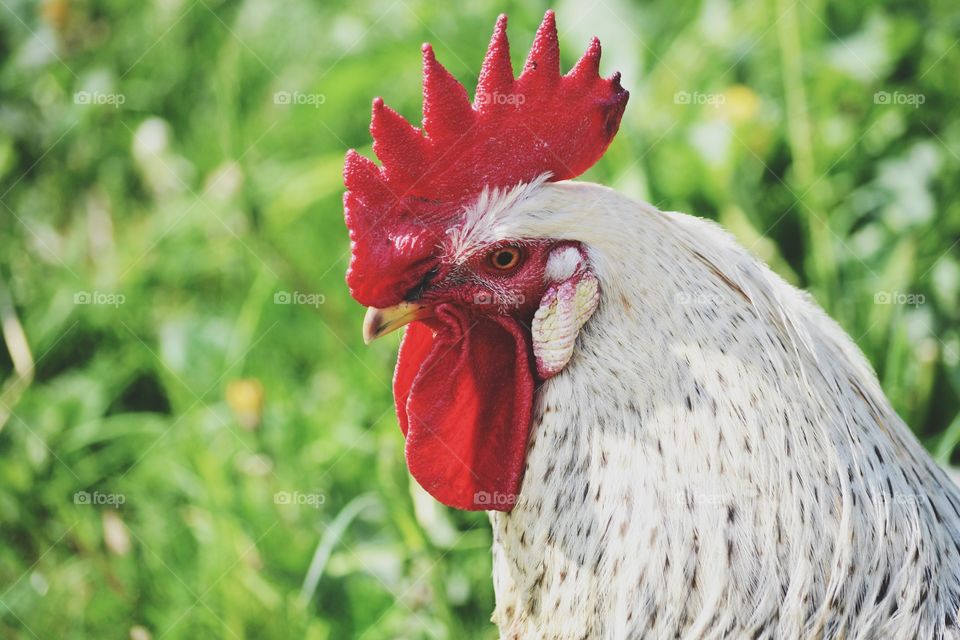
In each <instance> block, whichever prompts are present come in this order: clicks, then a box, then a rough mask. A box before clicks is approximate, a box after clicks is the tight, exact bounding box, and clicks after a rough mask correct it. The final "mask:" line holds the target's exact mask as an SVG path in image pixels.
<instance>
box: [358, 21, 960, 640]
mask: <svg viewBox="0 0 960 640" xmlns="http://www.w3.org/2000/svg"><path fill="white" fill-rule="evenodd" d="M599 60H600V44H599V42H598V41H597V40H596V39H594V40H593V41H592V42H591V43H590V45H589V48H588V49H587V51H586V53H585V54H584V56H583V57H582V58H581V59H580V61H579V62H578V63H577V64H576V66H575V67H574V68H573V69H572V70H571V71H570V72H569V73H567V74H565V75H561V74H560V68H559V50H558V44H557V33H556V26H555V19H554V14H553V13H552V12H548V13H547V14H546V16H545V18H544V20H543V22H542V24H541V25H540V28H539V30H538V31H537V34H536V37H535V40H534V43H533V46H532V49H531V51H530V54H529V56H528V58H527V60H526V63H525V65H524V68H523V72H522V73H521V75H520V76H519V77H517V78H514V75H513V70H512V68H511V65H510V57H509V51H508V42H507V36H506V17H504V16H501V17H500V18H499V20H498V21H497V24H496V28H495V30H494V33H493V37H492V40H491V43H490V46H489V49H488V51H487V54H486V58H485V60H484V63H483V67H482V71H481V73H480V76H479V79H478V87H477V91H476V95H475V97H474V100H473V103H472V104H471V103H470V100H469V98H468V96H467V93H466V90H465V89H464V87H463V86H462V85H461V84H460V83H459V82H458V81H457V80H456V79H454V77H453V76H452V75H451V74H450V73H448V72H447V71H446V70H445V69H444V68H443V67H442V66H441V65H440V64H439V63H438V62H437V60H436V58H435V56H434V53H433V50H432V49H431V48H430V46H429V45H424V47H423V73H424V106H423V125H422V128H415V127H413V126H412V125H411V124H410V123H409V122H407V121H406V120H405V119H404V118H403V117H402V116H400V115H399V114H397V113H396V112H395V111H393V110H391V109H390V108H388V107H387V106H385V105H384V103H383V101H382V100H381V99H379V98H377V99H376V100H374V102H373V115H372V123H371V126H370V130H371V133H372V136H373V150H374V153H375V154H376V156H377V157H378V158H379V160H380V161H381V163H382V164H381V165H379V166H378V165H377V164H375V163H374V162H372V161H371V160H369V159H367V158H365V157H363V156H361V155H359V154H357V153H356V152H355V151H352V150H351V151H349V152H348V153H347V157H346V162H345V168H344V178H345V184H346V188H347V191H346V193H345V196H344V204H345V218H346V223H347V227H348V229H349V233H350V239H351V252H352V255H351V262H350V266H349V269H348V272H347V284H348V286H349V288H350V292H351V295H352V296H353V297H354V298H355V299H356V300H357V301H359V302H360V303H362V304H364V305H366V306H368V307H369V310H368V313H367V316H366V318H365V320H364V327H363V332H364V338H365V340H366V341H368V342H369V341H370V340H373V339H374V338H377V337H379V336H381V335H384V334H386V333H388V332H390V331H393V330H395V329H397V328H399V327H402V326H405V325H406V330H405V334H404V336H403V340H402V342H401V346H400V352H399V356H398V359H397V366H396V372H395V376H394V380H393V391H394V397H395V401H396V411H397V417H398V420H399V424H400V428H401V430H402V432H403V435H404V437H405V441H406V448H405V456H406V461H407V466H408V468H409V471H410V473H411V474H412V475H413V477H414V478H415V479H416V480H417V482H419V484H420V485H421V486H423V488H424V489H425V490H426V491H427V492H429V493H430V494H431V495H432V496H434V497H435V498H436V499H437V500H439V501H440V502H442V503H443V504H446V505H449V506H451V507H455V508H459V509H471V510H487V511H489V512H490V520H491V523H492V528H493V579H494V584H495V592H496V609H495V612H494V614H493V620H494V622H495V623H496V624H497V625H498V627H499V629H500V633H501V637H504V638H558V639H560V638H563V639H566V638H570V639H593V638H611V639H624V638H798V639H807V638H831V639H833V638H836V639H840V638H843V639H854V638H857V639H867V638H878V639H888V638H892V639H912V638H922V639H928V638H937V639H942V638H957V637H960V627H958V608H960V491H958V488H957V487H956V486H955V485H954V484H953V483H952V482H951V480H950V479H949V478H948V477H947V475H946V474H945V473H944V471H943V470H941V469H940V468H938V467H937V466H936V465H935V464H934V462H933V460H932V459H931V458H930V457H929V456H928V455H927V453H926V452H925V451H924V449H923V448H922V447H921V445H920V444H919V442H918V441H917V440H916V438H915V437H914V436H913V435H912V434H911V432H910V430H909V429H908V428H907V426H906V425H905V424H904V423H903V421H902V420H901V419H900V418H899V417H898V416H897V415H896V413H895V412H894V411H893V409H892V408H891V406H890V403H889V402H888V401H887V399H886V398H885V397H884V394H883V392H882V390H881V389H880V386H879V384H878V382H877V379H876V377H875V375H874V373H873V371H872V370H871V368H870V365H869V364H868V363H867V361H866V359H865V358H864V356H863V355H862V354H861V353H860V351H859V350H858V349H857V347H856V346H855V345H854V343H853V341H851V340H850V338H849V337H848V336H847V335H846V334H845V333H844V332H843V330H842V329H840V327H839V326H838V325H837V324H836V323H834V322H833V321H832V320H831V319H830V318H828V317H827V316H826V315H825V314H824V312H823V311H822V310H821V309H820V308H819V307H818V306H817V305H816V304H815V303H814V302H813V300H812V299H811V298H810V297H809V296H807V295H805V294H804V293H802V292H800V291H798V290H797V289H794V288H793V287H791V286H790V285H788V284H787V283H786V282H784V281H783V280H782V279H781V278H779V277H778V276H777V275H775V274H774V273H773V272H772V271H770V270H769V269H768V268H767V267H766V266H764V265H763V264H762V263H760V262H759V261H758V260H757V259H756V258H754V257H753V256H751V255H750V254H749V253H748V252H747V251H746V250H745V249H743V248H742V247H740V246H739V245H738V244H737V243H736V242H735V241H734V240H733V238H731V237H730V236H729V235H728V234H726V233H725V232H724V231H722V230H721V229H720V228H719V227H718V226H717V225H715V224H714V223H712V222H709V221H706V220H702V219H699V218H694V217H690V216H687V215H683V214H679V213H671V212H664V211H659V210H657V209H656V208H655V207H653V206H652V205H650V204H646V203H643V202H636V201H634V200H631V199H629V198H626V197H624V196H622V195H619V194H618V193H616V192H614V191H612V190H610V189H608V188H606V187H603V186H600V185H597V184H590V183H585V182H571V181H570V179H572V178H575V177H576V176H578V175H579V174H581V173H582V172H584V171H586V170H587V169H588V168H589V167H590V166H591V165H592V164H594V163H595V162H596V161H597V160H598V159H599V158H600V156H601V155H602V154H603V153H604V151H605V150H606V148H607V146H608V145H609V144H610V141H611V140H612V138H613V136H614V134H615V133H616V131H617V129H618V126H619V123H620V119H621V116H622V114H623V112H624V108H625V106H626V102H627V98H628V93H627V92H626V91H625V90H624V89H623V88H622V87H621V85H620V78H619V74H617V75H614V76H613V77H611V78H608V79H605V78H602V77H601V76H600V75H599Z"/></svg>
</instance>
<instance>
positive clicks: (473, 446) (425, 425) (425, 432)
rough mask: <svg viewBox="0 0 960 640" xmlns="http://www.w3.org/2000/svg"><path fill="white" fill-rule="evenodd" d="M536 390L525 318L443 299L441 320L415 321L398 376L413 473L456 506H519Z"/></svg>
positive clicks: (438, 313) (406, 338)
mask: <svg viewBox="0 0 960 640" xmlns="http://www.w3.org/2000/svg"><path fill="white" fill-rule="evenodd" d="M533 390H534V378H533V367H532V363H531V357H530V347H529V345H528V339H527V337H526V335H525V334H524V331H523V330H522V327H521V326H520V324H519V323H518V322H517V321H516V320H513V319H512V318H509V317H502V316H493V317H491V316H481V317H472V316H470V315H468V314H466V313H464V312H463V311H462V310H460V309H457V308H456V307H453V306H450V305H441V306H440V307H438V308H437V310H436V317H434V318H430V319H428V320H426V321H422V322H414V323H412V324H411V325H410V326H409V327H407V330H406V333H405V335H404V337H403V342H402V344H401V346H400V355H399V356H398V358H397V368H396V371H395V373H394V379H393V395H394V399H395V401H396V408H397V418H398V419H399V421H400V428H401V429H402V430H403V433H404V435H405V436H406V439H407V444H406V458H407V467H408V468H409V469H410V473H411V474H412V475H413V477H414V478H416V479H417V482H419V483H420V485H421V486H422V487H423V488H424V489H426V491H427V492H428V493H429V494H430V495H432V496H433V497H434V498H436V499H437V500H439V501H440V502H442V503H443V504H445V505H448V506H450V507H455V508H457V509H469V510H497V511H510V510H511V509H512V508H513V506H514V504H515V503H516V498H517V495H518V494H519V492H520V482H521V480H522V479H523V468H524V461H525V459H526V452H527V437H528V435H529V431H530V414H531V410H532V407H533Z"/></svg>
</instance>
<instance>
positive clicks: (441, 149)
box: [343, 11, 629, 307]
mask: <svg viewBox="0 0 960 640" xmlns="http://www.w3.org/2000/svg"><path fill="white" fill-rule="evenodd" d="M509 46H510V45H509V43H508V42H507V17H506V16H505V15H501V16H500V17H499V19H498V20H497V26H496V28H495V29H494V32H493V37H492V38H491V40H490V47H489V48H488V50H487V55H486V57H485V58H484V61H483V67H482V69H481V70H480V78H479V81H478V83H477V92H476V96H475V97H474V101H473V105H471V104H470V100H469V97H468V96H467V91H466V89H464V87H463V85H461V84H460V83H459V82H458V81H457V80H456V78H454V77H453V76H452V75H450V72H448V71H447V70H446V69H444V68H443V66H441V64H440V63H439V62H437V60H436V58H435V57H434V54H433V49H432V48H431V47H430V45H424V46H423V126H422V128H420V129H418V128H416V127H414V126H412V125H411V124H410V123H409V122H407V121H406V120H405V119H404V118H403V116H401V115H400V114H398V113H397V112H395V111H393V110H392V109H390V108H389V107H387V106H386V105H384V103H383V100H381V99H380V98H377V99H375V100H374V101H373V117H372V121H371V123H370V133H371V134H372V136H373V151H374V153H376V155H377V158H379V159H380V161H381V162H382V163H383V166H382V167H377V166H376V165H375V164H374V163H373V162H372V161H371V160H369V159H367V158H365V157H363V156H361V155H359V154H358V153H357V152H356V151H353V150H350V151H349V152H348V153H347V157H346V162H345V163H344V170H343V175H344V183H345V185H346V187H347V192H346V193H345V194H344V210H345V217H346V222H347V227H348V228H349V230H350V239H351V241H352V258H351V261H350V268H349V270H348V271H347V284H348V285H349V286H350V291H351V294H352V295H353V297H354V298H356V299H357V300H358V301H359V302H361V303H363V304H366V305H368V306H376V307H384V306H389V305H391V304H396V303H397V302H399V301H400V300H401V299H402V297H403V294H404V293H405V292H406V291H408V290H409V289H410V288H412V287H413V286H415V285H416V284H417V283H418V282H419V281H420V279H421V278H422V277H423V275H424V272H425V271H427V270H429V269H430V268H431V265H430V264H429V263H430V262H431V260H430V258H431V255H432V254H433V252H434V251H435V249H436V246H437V244H438V241H439V240H440V239H441V238H442V237H443V234H444V233H445V231H446V228H447V227H448V225H449V224H450V222H451V221H455V219H456V217H457V215H458V214H459V212H460V210H461V208H462V206H463V204H464V203H465V202H466V201H468V200H469V199H471V198H472V197H475V196H476V195H477V194H479V193H480V192H481V191H483V189H484V187H512V186H515V185H517V184H519V183H521V182H528V181H530V180H533V179H534V178H536V177H538V176H540V175H542V174H544V173H548V172H549V173H550V176H551V177H550V179H551V180H566V179H568V178H573V177H576V176H578V175H580V174H581V173H583V172H584V171H586V170H587V169H589V168H590V167H591V166H592V165H593V164H594V163H595V162H596V161H597V160H598V159H599V158H600V156H602V155H603V153H604V151H606V149H607V146H608V145H609V144H610V141H611V140H612V139H613V136H614V134H615V133H616V132H617V128H618V127H619V125H620V118H621V116H622V115H623V109H624V107H625V106H626V103H627V97H628V95H629V94H628V93H627V92H626V91H625V90H624V89H623V87H621V86H620V74H619V73H617V74H614V75H613V77H612V78H610V79H604V78H601V77H600V75H599V64H600V42H599V41H598V40H597V39H596V38H594V39H593V40H592V41H591V42H590V46H589V47H588V48H587V52H586V53H585V54H584V55H583V57H582V58H581V59H580V61H579V62H578V63H577V64H576V66H574V68H573V69H572V70H571V71H570V72H569V73H568V74H566V75H560V49H559V45H558V43H557V27H556V23H555V19H554V14H553V12H552V11H548V12H547V13H546V15H545V16H544V18H543V22H542V23H541V24H540V28H539V29H538V30H537V35H536V38H535V39H534V41H533V46H532V47H531V48H530V54H529V55H528V56H527V61H526V63H525V64H524V67H523V73H521V74H520V77H519V78H516V79H514V77H513V69H512V67H511V65H510V50H509Z"/></svg>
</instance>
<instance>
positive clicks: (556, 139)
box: [344, 11, 628, 511]
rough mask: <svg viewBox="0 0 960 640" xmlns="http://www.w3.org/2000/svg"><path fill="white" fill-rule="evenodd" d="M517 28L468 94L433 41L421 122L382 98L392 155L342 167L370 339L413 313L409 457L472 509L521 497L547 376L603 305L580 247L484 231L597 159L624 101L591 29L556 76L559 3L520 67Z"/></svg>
mask: <svg viewBox="0 0 960 640" xmlns="http://www.w3.org/2000/svg"><path fill="white" fill-rule="evenodd" d="M506 26H507V19H506V16H500V18H499V19H498V20H497V25H496V28H495V30H494V33H493V37H492V39H491V42H490V47H489V49H488V51H487V55H486V58H485V59H484V62H483V67H482V69H481V72H480V77H479V81H478V87H477V91H476V95H475V97H474V100H473V104H471V103H470V101H469V99H468V97H467V92H466V90H465V89H464V87H463V85H461V84H460V83H459V82H458V81H457V80H456V79H455V78H454V77H453V76H452V75H450V73H449V72H448V71H447V70H446V69H444V68H443V67H442V66H441V65H440V63H439V62H437V60H436V58H435V57H434V54H433V50H432V49H431V48H430V46H429V45H424V47H423V77H424V79H423V95H424V103H423V124H422V127H421V128H415V127H413V126H412V125H411V124H410V123H408V122H407V121H406V120H405V119H404V118H403V117H402V116H400V115H399V114H398V113H396V112H395V111H393V110H392V109H390V108H389V107H387V106H386V105H384V103H383V100H381V99H380V98H377V99H375V100H374V102H373V115H372V121H371V125H370V132H371V134H372V136H373V150H374V153H375V154H376V155H377V157H378V159H379V160H380V161H381V163H382V166H377V165H376V164H374V163H373V162H372V161H371V160H369V159H367V158H365V157H364V156H361V155H359V154H358V153H356V152H355V151H353V150H351V151H349V152H348V153H347V157H346V162H345V166H344V182H345V185H346V187H347V191H346V193H345V194H344V211H345V214H344V215H345V219H346V223H347V227H348V229H349V232H350V240H351V259H350V266H349V269H348V271H347V284H348V286H349V288H350V293H351V295H352V296H353V297H354V298H355V299H356V300H357V301H358V302H360V303H361V304H364V305H366V306H368V307H370V309H369V311H368V313H367V317H366V319H365V321H364V339H365V340H366V341H367V342H369V341H370V340H373V339H374V338H376V337H379V336H381V335H384V334H386V333H388V332H390V331H392V330H394V329H397V328H400V327H402V326H405V325H409V326H407V329H406V332H405V335H404V337H403V340H402V343H401V346H400V354H399V357H398V359H397V367H396V371H395V374H394V381H393V391H394V399H395V402H396V409H397V416H398V419H399V422H400V427H401V429H402V431H403V433H404V436H405V438H406V459H407V466H408V468H409V470H410V472H411V474H412V475H413V476H414V478H416V479H417V481H418V482H419V483H420V484H421V486H423V487H424V488H425V489H426V490H427V491H428V492H429V493H430V494H431V495H433V496H434V497H435V498H436V499H438V500H439V501H440V502H442V503H444V504H447V505H449V506H452V507H457V508H461V509H471V510H478V509H496V510H501V511H509V510H510V509H511V508H512V507H513V505H514V503H515V501H516V497H517V494H518V492H519V489H520V482H521V480H522V475H523V468H524V460H525V457H526V449H527V439H528V434H529V430H530V421H531V414H532V410H533V397H534V390H535V387H536V385H537V384H538V383H539V382H541V381H543V380H545V379H547V378H549V377H551V376H553V375H555V374H557V373H559V372H560V371H561V370H562V369H563V368H564V366H565V365H566V363H567V362H568V361H569V359H570V357H571V355H572V352H573V344H574V341H575V339H576V336H577V333H578V331H579V329H580V328H581V327H582V325H583V324H584V323H585V322H586V320H587V319H588V318H589V316H590V314H591V313H592V312H593V309H594V308H595V307H596V305H597V302H598V300H599V290H598V283H597V280H596V278H595V277H594V276H593V274H592V272H591V270H590V265H589V261H588V259H587V252H586V251H585V249H584V248H583V247H582V246H581V245H580V244H579V243H577V242H573V241H569V240H567V239H564V238H550V239H544V238H523V237H518V238H509V239H503V238H493V239H489V240H488V241H484V240H482V238H483V237H484V234H483V233H478V232H477V231H478V229H477V227H478V226H482V225H483V224H484V223H485V220H486V219H487V218H486V217H485V213H487V212H488V211H489V209H490V208H491V207H497V206H500V207H501V208H502V206H503V205H504V203H505V202H508V201H509V200H510V198H516V197H518V195H517V194H522V192H523V190H524V189H525V188H528V187H536V186H537V185H539V184H542V183H543V182H544V181H559V180H566V179H568V178H573V177H576V176H578V175H580V174H581V173H583V172H584V171H586V170H587V169H588V168H590V166H592V165H593V164H594V163H595V162H596V161H597V160H598V159H599V158H600V156H601V155H603V153H604V151H605V150H606V148H607V146H608V145H609V144H610V141H611V140H612V139H613V136H614V134H615V133H616V131H617V128H618V127H619V124H620V118H621V116H622V115H623V110H624V107H625V106H626V102H627V97H628V93H627V92H626V91H625V90H624V89H623V88H622V87H621V86H620V80H619V74H615V75H614V76H613V77H612V78H609V79H604V78H601V77H600V75H599V62H600V43H599V41H597V39H596V38H594V39H593V41H592V42H591V43H590V46H589V48H588V49H587V52H586V53H585V54H584V55H583V57H582V58H581V59H580V61H579V62H578V63H577V64H576V65H575V66H574V68H573V69H572V70H571V71H570V72H569V73H567V74H566V75H561V74H560V55H559V47H558V43H557V30H556V24H555V21H554V14H553V12H552V11H548V12H547V14H546V16H545V17H544V19H543V22H542V23H541V25H540V28H539V29H538V31H537V35H536V38H535V40H534V43H533V46H532V48H531V50H530V54H529V55H528V57H527V61H526V63H525V65H524V69H523V72H522V73H521V75H520V76H519V77H518V78H514V76H513V70H512V68H511V65H510V54H509V44H508V42H507V35H506ZM481 231H482V229H481ZM487 235H489V234H487Z"/></svg>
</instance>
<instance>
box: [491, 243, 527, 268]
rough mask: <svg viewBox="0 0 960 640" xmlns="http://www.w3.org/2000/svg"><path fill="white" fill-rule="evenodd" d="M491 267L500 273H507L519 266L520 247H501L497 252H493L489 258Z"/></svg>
mask: <svg viewBox="0 0 960 640" xmlns="http://www.w3.org/2000/svg"><path fill="white" fill-rule="evenodd" d="M488 259H489V261H490V266H492V267H493V268H494V269H498V270H500V271H506V270H508V269H513V268H514V267H516V266H517V265H518V264H520V248H519V247H501V248H500V249H497V250H496V251H493V252H492V253H491V254H490V255H489V257H488Z"/></svg>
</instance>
